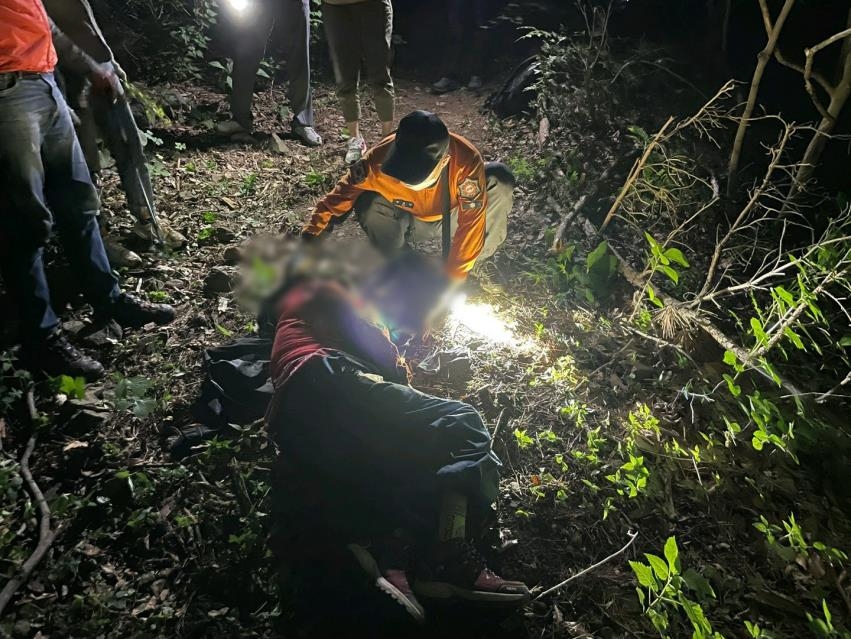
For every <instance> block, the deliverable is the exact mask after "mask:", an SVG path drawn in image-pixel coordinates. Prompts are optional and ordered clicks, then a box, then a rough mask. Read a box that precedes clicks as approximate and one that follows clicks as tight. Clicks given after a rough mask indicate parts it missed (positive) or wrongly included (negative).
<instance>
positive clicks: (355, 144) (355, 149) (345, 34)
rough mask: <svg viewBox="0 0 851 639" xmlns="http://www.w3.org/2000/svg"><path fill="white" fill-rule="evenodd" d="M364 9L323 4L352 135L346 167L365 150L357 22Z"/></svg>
mask: <svg viewBox="0 0 851 639" xmlns="http://www.w3.org/2000/svg"><path fill="white" fill-rule="evenodd" d="M361 6H362V4H353V5H335V4H329V3H327V2H325V3H323V4H322V21H323V22H324V24H325V35H326V37H327V38H328V49H329V50H330V52H331V63H332V64H333V66H334V79H335V80H336V83H337V98H338V99H339V101H340V108H341V109H342V111H343V119H344V120H345V121H346V128H347V129H348V131H349V136H350V138H349V145H348V149H347V151H346V163H347V164H352V163H354V162H357V161H358V160H360V158H361V157H362V156H363V153H364V151H366V144H365V143H364V140H363V137H362V136H361V132H360V116H361V107H360V96H359V95H358V88H359V84H360V67H361V58H362V51H361V40H360V34H359V33H358V24H357V22H356V19H357V16H358V15H359V8H360V7H361Z"/></svg>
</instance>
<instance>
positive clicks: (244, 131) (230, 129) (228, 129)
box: [216, 120, 256, 144]
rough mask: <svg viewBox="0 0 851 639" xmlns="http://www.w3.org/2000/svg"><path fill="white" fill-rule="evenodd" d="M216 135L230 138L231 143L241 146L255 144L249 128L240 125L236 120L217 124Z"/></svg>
mask: <svg viewBox="0 0 851 639" xmlns="http://www.w3.org/2000/svg"><path fill="white" fill-rule="evenodd" d="M216 133H218V134H220V135H224V136H227V137H228V138H230V141H231V142H238V143H241V144H253V143H254V142H256V140H255V139H254V137H253V136H252V135H251V128H250V127H247V126H245V125H244V124H240V123H239V122H237V121H236V120H226V121H225V122H219V123H218V124H217V125H216Z"/></svg>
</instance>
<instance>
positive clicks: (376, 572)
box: [346, 544, 425, 623]
mask: <svg viewBox="0 0 851 639" xmlns="http://www.w3.org/2000/svg"><path fill="white" fill-rule="evenodd" d="M346 547H347V548H348V549H349V552H351V553H352V555H354V557H355V560H356V561H357V562H358V565H359V566H360V567H361V568H362V569H363V571H364V572H365V573H366V574H367V575H368V576H369V577H371V578H372V579H373V580H374V583H375V586H376V587H377V588H378V589H379V590H381V591H382V592H383V593H384V594H386V595H389V596H390V598H391V599H393V601H395V602H396V603H397V604H399V605H400V606H402V607H403V608H404V609H405V611H406V612H407V613H408V614H409V615H411V617H413V619H414V621H416V622H417V623H424V622H425V610H423V608H422V607H421V606H417V605H415V604H414V602H412V601H411V600H410V599H408V598H407V597H406V596H405V593H403V592H402V591H401V590H399V589H398V588H397V587H396V586H394V585H393V584H391V583H390V582H389V581H387V579H385V578H384V577H382V576H381V570H380V569H379V568H378V562H377V561H376V560H375V557H373V556H372V553H371V552H369V550H367V549H366V548H365V547H364V546H361V545H360V544H348V546H346Z"/></svg>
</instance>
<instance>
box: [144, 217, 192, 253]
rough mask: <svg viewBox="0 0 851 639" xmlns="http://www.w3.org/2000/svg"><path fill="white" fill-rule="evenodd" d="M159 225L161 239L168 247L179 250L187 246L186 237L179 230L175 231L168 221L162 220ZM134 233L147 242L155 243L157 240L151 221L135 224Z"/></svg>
mask: <svg viewBox="0 0 851 639" xmlns="http://www.w3.org/2000/svg"><path fill="white" fill-rule="evenodd" d="M159 225H160V234H161V235H162V238H161V239H162V241H163V245H164V246H165V247H166V248H169V249H172V250H177V249H180V248H183V247H184V246H186V237H185V236H184V235H183V234H182V233H180V232H179V231H175V230H174V229H173V228H172V227H171V225H169V223H168V222H166V221H165V220H160V221H159ZM133 235H134V236H136V237H138V238H139V239H140V240H142V241H143V242H145V243H147V244H153V243H154V242H156V241H157V234H156V231H155V230H154V225H153V224H152V223H151V222H150V221H147V222H142V221H140V222H136V224H135V225H134V226H133Z"/></svg>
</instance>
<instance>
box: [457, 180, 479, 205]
mask: <svg viewBox="0 0 851 639" xmlns="http://www.w3.org/2000/svg"><path fill="white" fill-rule="evenodd" d="M481 194H482V187H481V185H480V184H479V181H478V180H477V179H476V178H467V179H466V180H464V181H463V182H461V185H460V186H459V187H458V197H460V198H463V199H465V200H474V199H476V198H477V197H479V196H480V195H481Z"/></svg>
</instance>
